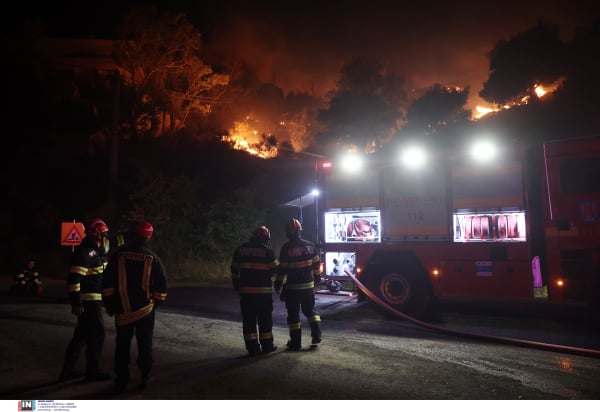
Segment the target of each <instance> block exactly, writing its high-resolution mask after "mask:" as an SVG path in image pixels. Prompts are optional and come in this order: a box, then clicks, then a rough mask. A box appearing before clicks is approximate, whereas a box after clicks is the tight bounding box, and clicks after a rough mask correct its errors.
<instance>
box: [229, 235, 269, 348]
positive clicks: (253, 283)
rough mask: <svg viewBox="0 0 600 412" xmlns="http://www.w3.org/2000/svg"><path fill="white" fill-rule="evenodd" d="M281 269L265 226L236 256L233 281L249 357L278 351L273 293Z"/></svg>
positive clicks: (240, 248) (232, 264) (236, 251)
mask: <svg viewBox="0 0 600 412" xmlns="http://www.w3.org/2000/svg"><path fill="white" fill-rule="evenodd" d="M278 268H279V261H278V260H277V257H276V256H275V252H274V250H273V248H272V247H271V231H270V230H269V228H267V227H266V226H259V227H257V228H256V229H255V230H254V233H253V234H252V237H250V239H249V240H248V241H247V242H246V243H244V244H242V245H240V246H239V247H237V248H236V249H235V251H234V253H233V259H232V262H231V280H232V283H233V289H234V290H236V291H238V292H239V294H240V310H241V313H242V331H243V334H244V343H245V345H246V350H247V351H248V355H249V356H256V355H258V354H267V353H271V352H274V351H275V350H277V345H275V344H274V343H273V318H272V315H273V295H272V292H273V280H275V277H276V276H277V269H278ZM257 324H258V331H257V327H256V326H257Z"/></svg>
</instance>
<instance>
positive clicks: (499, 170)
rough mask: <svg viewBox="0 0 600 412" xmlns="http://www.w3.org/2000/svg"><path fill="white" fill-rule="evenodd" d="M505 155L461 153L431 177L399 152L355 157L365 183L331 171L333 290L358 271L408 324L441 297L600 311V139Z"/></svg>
mask: <svg viewBox="0 0 600 412" xmlns="http://www.w3.org/2000/svg"><path fill="white" fill-rule="evenodd" d="M404 149H408V148H404ZM495 155H496V156H495V157H494V159H490V160H491V161H488V162H484V161H483V160H484V156H483V155H481V154H479V155H477V156H479V157H478V158H473V157H472V156H471V154H470V152H469V151H467V150H466V149H465V150H463V149H462V148H461V147H460V145H458V144H457V145H455V146H454V147H452V148H446V149H443V150H438V151H437V152H434V151H431V150H430V151H429V153H428V156H427V157H426V158H423V159H422V160H423V164H422V165H421V167H414V166H413V167H408V166H407V164H406V162H405V164H401V163H400V162H398V161H397V160H398V159H399V158H400V152H399V153H394V152H393V151H392V150H387V151H385V152H379V153H375V154H371V155H368V156H364V158H362V159H361V158H359V157H355V158H354V162H355V163H356V164H355V165H354V166H357V165H358V163H360V162H364V163H363V168H362V169H361V170H360V171H355V172H354V173H352V172H349V171H345V170H343V168H342V165H343V164H342V162H341V161H340V160H338V159H333V160H332V161H325V162H322V163H321V164H320V167H319V168H318V182H319V186H320V187H319V188H320V193H321V195H320V198H319V210H320V213H319V228H320V230H319V244H320V246H321V250H322V253H323V260H324V262H325V269H324V270H325V273H324V275H325V278H327V279H331V280H340V281H343V280H349V279H350V277H349V276H348V275H347V271H350V273H352V274H353V275H355V276H357V278H358V279H360V281H361V283H363V284H364V285H365V286H367V287H368V288H369V290H370V291H371V292H373V293H374V294H376V295H377V296H378V297H379V298H380V299H381V300H383V301H384V302H385V303H387V304H388V305H390V306H392V307H394V308H396V309H399V310H402V311H404V312H406V313H418V312H420V311H422V310H424V309H426V308H427V306H428V305H429V303H430V301H431V299H432V298H435V297H462V298H486V299H491V298H507V299H534V298H537V299H548V300H551V301H563V300H565V299H572V300H578V301H585V302H595V301H598V294H599V292H598V283H599V282H600V280H599V277H600V218H599V203H600V166H599V165H600V137H593V138H584V139H566V140H563V141H553V142H546V143H544V144H542V145H538V146H536V147H535V148H530V149H528V150H525V149H524V148H523V145H521V144H517V143H515V142H511V143H510V144H504V146H503V147H500V149H499V150H497V151H496V153H495ZM404 156H405V157H404V160H405V161H406V160H409V161H415V160H419V159H421V157H419V156H420V155H419V154H418V152H412V154H410V155H408V157H407V155H406V154H404Z"/></svg>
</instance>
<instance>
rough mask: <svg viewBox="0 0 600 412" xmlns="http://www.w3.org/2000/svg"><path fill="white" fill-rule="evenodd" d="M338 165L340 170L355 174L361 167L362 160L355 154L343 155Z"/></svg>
mask: <svg viewBox="0 0 600 412" xmlns="http://www.w3.org/2000/svg"><path fill="white" fill-rule="evenodd" d="M340 163H341V166H342V169H343V170H344V171H345V172H347V173H357V172H359V171H360V170H361V169H362V167H363V159H362V158H361V157H360V156H359V155H357V154H356V153H350V154H347V155H345V156H344V157H343V158H342V160H341V162H340Z"/></svg>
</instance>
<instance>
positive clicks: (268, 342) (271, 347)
mask: <svg viewBox="0 0 600 412" xmlns="http://www.w3.org/2000/svg"><path fill="white" fill-rule="evenodd" d="M260 345H261V346H262V353H263V355H266V354H268V353H271V352H275V351H276V350H277V345H275V344H274V343H273V339H263V340H261V341H260Z"/></svg>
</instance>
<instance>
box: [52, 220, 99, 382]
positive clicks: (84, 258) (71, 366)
mask: <svg viewBox="0 0 600 412" xmlns="http://www.w3.org/2000/svg"><path fill="white" fill-rule="evenodd" d="M107 236H108V226H107V225H106V223H105V222H104V221H103V220H102V219H94V220H92V222H91V223H90V226H89V228H88V229H87V230H86V237H85V238H84V239H83V241H82V242H81V244H80V245H79V246H77V247H76V248H75V250H74V251H73V254H72V255H71V260H70V267H69V274H68V275H67V288H68V296H69V301H70V303H71V313H72V314H73V315H75V316H77V325H76V326H75V332H74V334H73V338H72V339H71V341H70V342H69V345H68V347H67V351H66V354H65V360H64V364H63V368H62V371H61V374H60V380H66V379H71V378H74V377H77V376H78V375H79V373H78V372H76V371H75V366H76V363H77V360H78V359H79V355H80V354H81V351H82V350H83V347H84V346H85V347H86V371H85V378H86V380H90V381H96V380H106V379H109V378H110V374H108V373H105V372H102V371H100V368H99V362H100V356H101V353H102V347H103V346H104V336H105V331H104V318H103V314H102V294H101V293H102V290H101V285H102V274H103V272H104V269H105V268H106V264H107V256H108V252H109V250H110V243H109V241H108V238H107Z"/></svg>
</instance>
